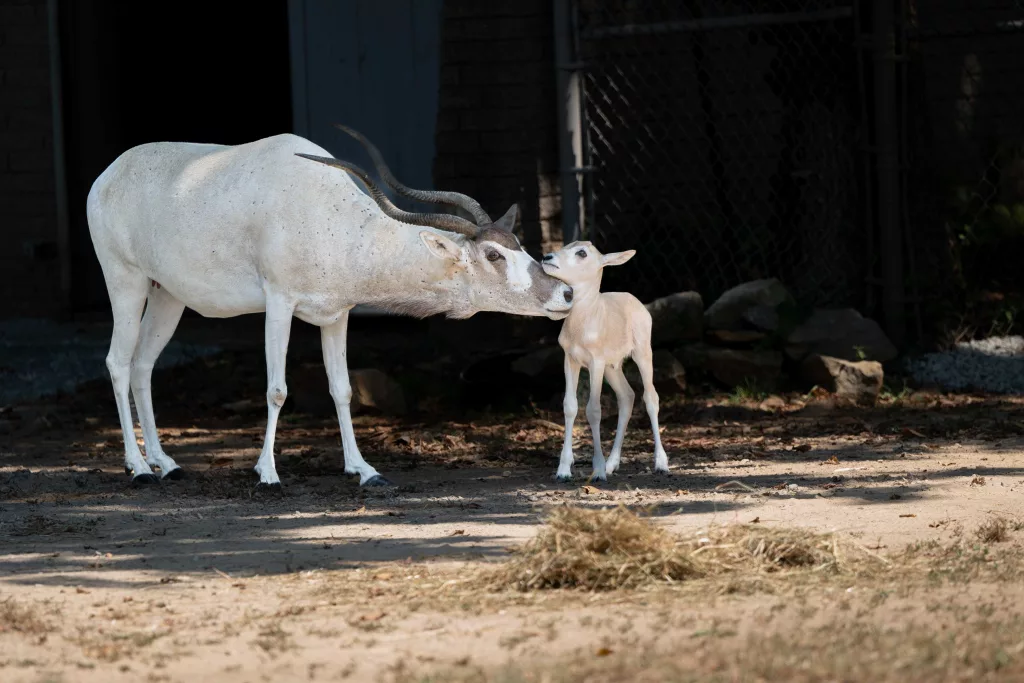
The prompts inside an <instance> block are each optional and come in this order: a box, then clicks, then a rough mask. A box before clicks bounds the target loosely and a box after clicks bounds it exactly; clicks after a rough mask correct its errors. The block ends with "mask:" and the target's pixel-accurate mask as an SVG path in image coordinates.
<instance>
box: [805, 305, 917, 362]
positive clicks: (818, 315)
mask: <svg viewBox="0 0 1024 683" xmlns="http://www.w3.org/2000/svg"><path fill="white" fill-rule="evenodd" d="M815 354H816V355H820V356H830V357H832V358H840V359H842V360H847V361H854V362H856V361H862V360H873V361H879V362H881V363H885V362H887V361H890V360H892V359H894V358H896V356H897V355H898V352H897V350H896V347H895V346H893V343H892V342H891V341H889V338H888V337H887V336H885V332H883V331H882V328H881V327H880V326H879V325H878V323H876V322H875V321H874V320H871V319H870V318H865V317H864V316H862V315H861V314H860V313H859V312H858V311H856V310H855V309H852V308H842V309H817V310H815V311H814V313H812V314H811V317H810V318H808V319H807V320H806V321H804V322H803V323H802V324H801V325H798V326H797V327H796V329H794V330H793V331H792V332H791V333H790V334H789V336H788V337H787V338H786V355H788V356H789V357H790V358H792V359H793V360H802V359H804V358H806V357H807V356H810V355H815Z"/></svg>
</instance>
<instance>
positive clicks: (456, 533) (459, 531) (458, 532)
mask: <svg viewBox="0 0 1024 683" xmlns="http://www.w3.org/2000/svg"><path fill="white" fill-rule="evenodd" d="M451 535H452V536H465V535H466V530H465V529H456V530H455V531H453V532H452V533H451Z"/></svg>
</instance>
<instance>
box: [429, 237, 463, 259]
mask: <svg viewBox="0 0 1024 683" xmlns="http://www.w3.org/2000/svg"><path fill="white" fill-rule="evenodd" d="M420 239H421V240H423V244H425V245H427V249H429V250H430V253H431V254H432V255H433V256H435V257H437V258H439V259H447V260H449V261H458V260H459V258H460V257H461V256H462V250H461V249H460V248H459V245H458V244H456V243H455V242H454V241H453V240H451V239H449V238H447V237H445V236H444V235H439V234H437V233H436V232H430V231H429V230H424V231H423V232H421V233H420Z"/></svg>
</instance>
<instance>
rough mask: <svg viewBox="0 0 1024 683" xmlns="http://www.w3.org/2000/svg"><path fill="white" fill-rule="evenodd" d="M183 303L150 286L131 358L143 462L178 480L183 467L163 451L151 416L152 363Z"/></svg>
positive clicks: (170, 332) (174, 322) (154, 419)
mask: <svg viewBox="0 0 1024 683" xmlns="http://www.w3.org/2000/svg"><path fill="white" fill-rule="evenodd" d="M184 310H185V304H183V303H181V302H180V301H178V300H177V299H175V298H174V297H173V296H171V295H170V294H168V293H167V290H166V289H163V288H161V287H159V286H158V285H156V284H155V283H154V284H153V285H151V286H150V288H149V299H148V300H147V304H146V313H145V315H144V316H142V329H141V332H140V333H139V342H138V345H137V346H136V349H135V358H133V359H132V371H131V384H132V393H133V394H134V395H135V410H136V411H138V413H139V422H140V423H141V424H142V438H143V441H145V444H146V462H147V463H148V464H149V466H150V467H159V468H160V473H161V476H162V477H163V478H164V479H180V478H181V477H182V475H183V471H182V469H181V468H180V467H179V466H178V465H177V463H175V462H174V460H172V459H171V458H170V457H168V456H167V454H166V453H164V451H163V448H161V446H160V436H159V434H158V433H157V430H156V418H155V417H154V415H153V395H152V377H153V365H154V364H155V363H156V359H157V358H159V357H160V353H161V352H162V351H163V350H164V347H166V346H167V342H169V341H170V340H171V335H173V334H174V330H175V328H176V327H177V326H178V321H179V320H181V314H182V312H183V311H184Z"/></svg>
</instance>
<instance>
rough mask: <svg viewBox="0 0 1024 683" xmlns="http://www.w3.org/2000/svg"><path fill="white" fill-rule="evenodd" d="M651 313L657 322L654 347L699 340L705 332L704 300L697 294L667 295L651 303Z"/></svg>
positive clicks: (648, 307)
mask: <svg viewBox="0 0 1024 683" xmlns="http://www.w3.org/2000/svg"><path fill="white" fill-rule="evenodd" d="M647 310H648V311H649V312H650V314H651V319H652V321H653V328H652V331H651V343H652V344H653V345H654V346H668V345H672V344H679V343H681V342H685V341H691V340H699V339H700V338H701V335H702V334H703V333H704V301H703V299H701V297H700V294H698V293H697V292H678V293H676V294H669V295H668V296H663V297H661V298H660V299H655V300H654V301H652V302H650V303H649V304H647Z"/></svg>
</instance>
